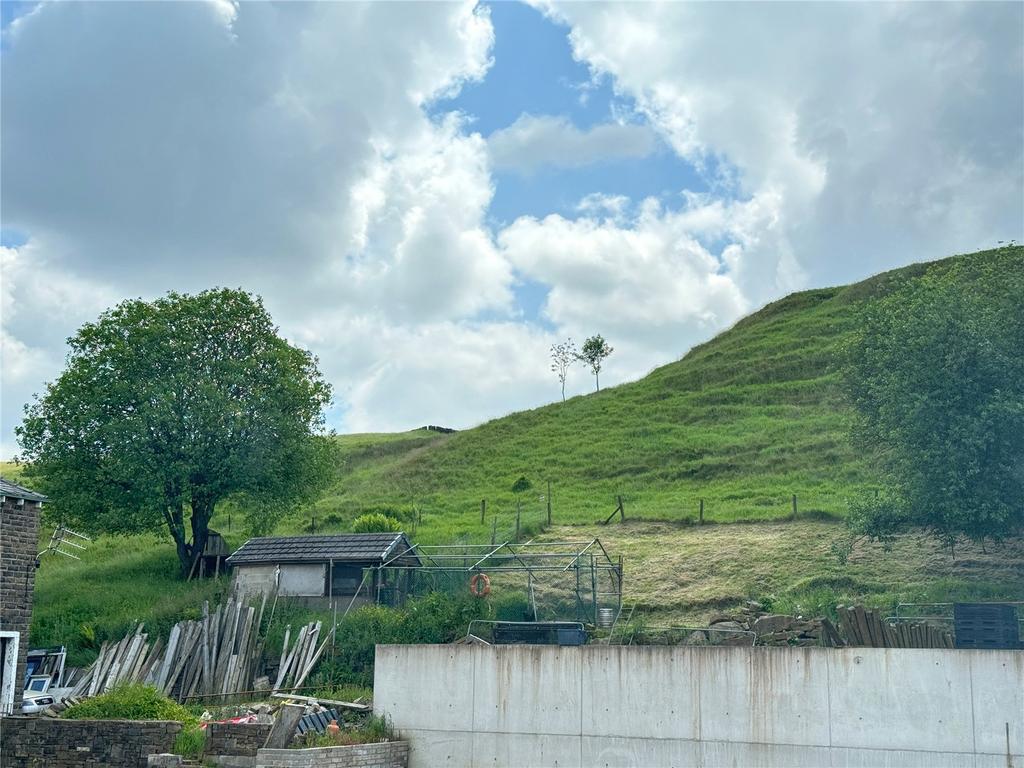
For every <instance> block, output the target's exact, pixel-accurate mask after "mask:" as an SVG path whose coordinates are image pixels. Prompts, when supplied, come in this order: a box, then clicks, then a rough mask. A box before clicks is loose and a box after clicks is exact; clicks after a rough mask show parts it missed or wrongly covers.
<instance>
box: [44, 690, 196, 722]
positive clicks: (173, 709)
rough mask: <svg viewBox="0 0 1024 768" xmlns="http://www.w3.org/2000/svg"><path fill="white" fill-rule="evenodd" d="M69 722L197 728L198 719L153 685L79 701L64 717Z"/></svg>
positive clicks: (63, 714) (109, 692)
mask: <svg viewBox="0 0 1024 768" xmlns="http://www.w3.org/2000/svg"><path fill="white" fill-rule="evenodd" d="M61 717H66V718H68V719H70V720H177V721H178V722H179V723H185V724H186V725H195V724H196V722H197V721H196V717H195V715H193V714H192V713H191V712H189V711H188V710H187V709H185V707H183V706H182V705H181V704H178V703H177V702H175V701H171V700H170V699H169V698H167V697H166V696H164V695H163V694H162V693H160V692H159V691H158V690H157V689H156V688H154V687H153V686H151V685H142V684H141V683H133V684H131V685H124V684H122V685H117V686H115V687H114V688H111V689H110V690H109V691H107V692H106V693H102V694H100V695H99V696H94V697H93V698H91V699H85V700H84V701H80V702H78V703H77V704H75V705H74V706H72V707H68V708H67V709H66V710H64V712H63V713H62V714H61Z"/></svg>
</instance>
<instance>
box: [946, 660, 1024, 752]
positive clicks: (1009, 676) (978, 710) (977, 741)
mask: <svg viewBox="0 0 1024 768" xmlns="http://www.w3.org/2000/svg"><path fill="white" fill-rule="evenodd" d="M961 653H965V654H967V655H968V658H969V659H970V663H971V695H972V704H973V708H974V745H975V749H977V751H979V752H994V753H996V754H999V753H1004V754H1005V753H1006V752H1007V750H1009V752H1010V753H1011V754H1020V753H1022V752H1024V653H1021V652H1017V653H1014V652H1013V651H961ZM1014 765H1015V766H1018V767H1019V768H1024V763H1020V762H1017V763H1014Z"/></svg>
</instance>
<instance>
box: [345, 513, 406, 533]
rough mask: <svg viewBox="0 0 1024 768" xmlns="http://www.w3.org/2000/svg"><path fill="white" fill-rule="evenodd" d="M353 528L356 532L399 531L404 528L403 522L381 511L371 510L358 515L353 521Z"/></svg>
mask: <svg viewBox="0 0 1024 768" xmlns="http://www.w3.org/2000/svg"><path fill="white" fill-rule="evenodd" d="M352 530H353V531H354V532H355V533H378V532H391V531H394V532H398V531H400V530H402V524H401V523H400V522H398V521H397V520H396V519H395V518H393V517H388V516H387V515H385V514H383V513H381V512H371V513H370V514H367V515H360V516H359V517H357V518H356V519H355V520H354V521H353V522H352Z"/></svg>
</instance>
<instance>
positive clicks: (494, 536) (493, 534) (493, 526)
mask: <svg viewBox="0 0 1024 768" xmlns="http://www.w3.org/2000/svg"><path fill="white" fill-rule="evenodd" d="M497 538H498V516H497V515H495V516H494V519H493V521H492V522H491V546H492V547H493V546H494V540H495V539H497Z"/></svg>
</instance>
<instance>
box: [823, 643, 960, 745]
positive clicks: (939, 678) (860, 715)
mask: <svg viewBox="0 0 1024 768" xmlns="http://www.w3.org/2000/svg"><path fill="white" fill-rule="evenodd" d="M828 658H829V673H828V674H829V679H828V682H827V685H828V689H829V691H830V700H829V710H830V712H831V719H832V741H831V744H832V746H837V747H855V748H856V747H869V748H874V749H896V750H921V751H936V752H964V751H973V749H974V728H973V724H972V713H971V672H970V663H969V656H968V655H964V654H963V652H962V651H946V650H929V649H903V648H899V649H897V648H839V649H835V650H833V651H832V652H830V654H829V656H828Z"/></svg>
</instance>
